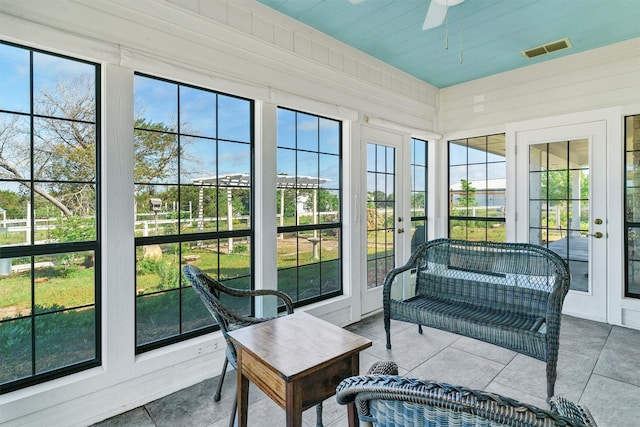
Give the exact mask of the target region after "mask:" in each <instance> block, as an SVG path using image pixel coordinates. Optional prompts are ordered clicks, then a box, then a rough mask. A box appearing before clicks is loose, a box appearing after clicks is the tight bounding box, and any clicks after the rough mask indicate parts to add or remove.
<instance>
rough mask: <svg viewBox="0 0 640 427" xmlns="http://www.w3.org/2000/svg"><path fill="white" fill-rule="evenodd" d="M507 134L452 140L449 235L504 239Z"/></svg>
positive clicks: (499, 240)
mask: <svg viewBox="0 0 640 427" xmlns="http://www.w3.org/2000/svg"><path fill="white" fill-rule="evenodd" d="M506 177H507V171H506V160H505V136H504V134H497V135H489V136H481V137H476V138H467V139H460V140H456V141H449V237H451V238H454V239H463V240H480V241H493V242H504V241H506V238H507V234H506V230H505V207H506Z"/></svg>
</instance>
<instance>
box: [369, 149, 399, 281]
mask: <svg viewBox="0 0 640 427" xmlns="http://www.w3.org/2000/svg"><path fill="white" fill-rule="evenodd" d="M395 189H396V149H395V148H394V147H392V146H385V145H383V144H375V143H373V142H368V143H367V289H372V288H375V287H378V286H382V285H383V284H384V279H385V277H386V276H387V274H388V273H389V271H391V269H392V268H393V267H395V257H396V234H395V232H396V226H395V221H396V219H395V218H396V191H395Z"/></svg>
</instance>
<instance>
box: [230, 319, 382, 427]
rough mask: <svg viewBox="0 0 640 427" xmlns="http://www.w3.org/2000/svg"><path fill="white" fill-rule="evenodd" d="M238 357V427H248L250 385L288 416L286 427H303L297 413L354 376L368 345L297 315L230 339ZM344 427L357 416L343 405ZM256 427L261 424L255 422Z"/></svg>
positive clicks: (242, 331) (251, 328)
mask: <svg viewBox="0 0 640 427" xmlns="http://www.w3.org/2000/svg"><path fill="white" fill-rule="evenodd" d="M229 335H230V336H231V339H232V340H233V342H234V344H235V345H236V350H237V354H238V426H239V427H244V426H246V425H247V403H248V397H249V381H251V382H253V383H254V384H255V385H256V386H258V387H259V388H260V389H261V390H262V391H263V392H264V393H265V394H267V396H269V397H270V398H271V399H273V401H274V402H276V403H277V404H278V405H279V406H280V407H281V408H283V409H285V411H286V413H287V426H289V427H298V426H301V425H302V411H304V410H306V409H308V408H311V407H312V406H315V405H317V404H318V403H320V402H322V401H323V400H325V399H327V398H328V397H330V396H333V395H334V394H335V392H336V387H337V386H338V384H339V383H340V381H342V380H343V379H345V378H348V377H350V376H353V375H358V373H359V361H360V356H359V353H360V351H362V350H364V349H365V348H367V347H370V346H371V340H368V339H366V338H363V337H361V336H359V335H356V334H354V333H351V332H349V331H346V330H344V329H342V328H340V327H338V326H335V325H333V324H331V323H329V322H325V321H324V320H321V319H318V318H317V317H314V316H312V315H310V314H307V313H304V312H299V313H294V314H290V315H288V316H283V317H279V318H277V319H274V320H270V321H267V322H264V323H258V324H256V325H252V326H248V327H246V328H242V329H238V330H236V331H233V332H230V334H229ZM348 415H349V425H350V426H356V425H357V424H358V414H357V412H356V410H355V408H354V406H353V404H350V405H349V406H348ZM255 425H260V422H259V420H256V424H255Z"/></svg>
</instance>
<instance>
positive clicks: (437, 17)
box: [422, 0, 464, 30]
mask: <svg viewBox="0 0 640 427" xmlns="http://www.w3.org/2000/svg"><path fill="white" fill-rule="evenodd" d="M463 1H464V0H431V3H429V10H427V16H426V17H425V18H424V24H422V29H423V30H428V29H430V28H435V27H439V26H440V25H442V23H443V22H444V18H445V17H446V16H447V9H448V8H449V7H450V6H455V5H458V4H460V3H462V2H463Z"/></svg>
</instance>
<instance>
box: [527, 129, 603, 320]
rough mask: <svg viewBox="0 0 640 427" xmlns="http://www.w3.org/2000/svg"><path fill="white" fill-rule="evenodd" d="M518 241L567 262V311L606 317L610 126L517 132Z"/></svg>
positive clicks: (600, 318) (584, 315)
mask: <svg viewBox="0 0 640 427" xmlns="http://www.w3.org/2000/svg"><path fill="white" fill-rule="evenodd" d="M516 144H517V174H518V177H517V182H518V184H517V186H518V192H517V194H518V220H517V233H518V240H520V241H528V242H530V243H535V244H539V245H543V246H546V247H547V248H549V249H551V250H552V251H554V252H556V253H557V254H558V255H560V256H561V257H562V258H563V259H565V260H566V261H567V262H568V264H569V269H570V272H571V288H570V290H569V294H568V295H567V297H566V299H565V303H564V310H563V311H564V312H565V313H567V314H572V315H576V316H579V317H584V318H590V319H594V320H601V321H606V319H607V301H606V297H607V277H608V275H607V271H608V265H607V238H608V236H607V217H606V215H607V204H606V188H607V185H606V184H607V175H606V156H607V150H606V123H605V122H604V121H595V122H587V123H580V124H573V125H566V126H558V127H548V128H544V129H535V130H528V131H520V132H516Z"/></svg>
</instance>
